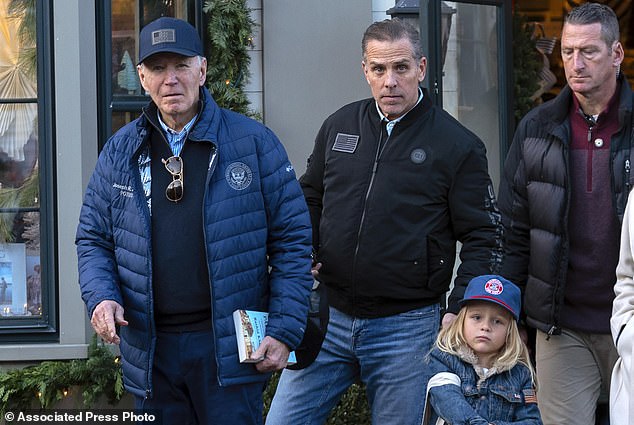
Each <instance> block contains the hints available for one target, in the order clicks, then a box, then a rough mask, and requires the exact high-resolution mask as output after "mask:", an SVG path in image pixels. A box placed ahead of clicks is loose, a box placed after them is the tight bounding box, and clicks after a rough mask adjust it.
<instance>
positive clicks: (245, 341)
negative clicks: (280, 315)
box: [233, 310, 297, 372]
mask: <svg viewBox="0 0 634 425" xmlns="http://www.w3.org/2000/svg"><path fill="white" fill-rule="evenodd" d="M233 322H234V325H235V328H236V339H237V343H238V354H239V358H240V363H256V365H255V367H256V368H257V370H258V371H260V372H271V371H275V370H280V369H283V368H285V367H286V366H287V365H291V364H295V363H296V362H297V360H296V358H295V352H290V353H289V349H288V347H287V346H286V344H284V343H282V342H280V341H278V340H276V339H275V338H272V337H270V336H265V335H266V324H267V322H268V313H266V312H261V311H253V310H236V311H234V312H233Z"/></svg>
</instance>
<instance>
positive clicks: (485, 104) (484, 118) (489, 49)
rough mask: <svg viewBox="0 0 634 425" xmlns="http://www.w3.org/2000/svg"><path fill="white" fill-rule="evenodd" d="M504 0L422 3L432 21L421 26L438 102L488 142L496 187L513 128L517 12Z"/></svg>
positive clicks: (425, 15) (429, 79)
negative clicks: (512, 52)
mask: <svg viewBox="0 0 634 425" xmlns="http://www.w3.org/2000/svg"><path fill="white" fill-rule="evenodd" d="M504 3H505V2H502V1H485V0H483V1H437V0H436V1H433V0H430V1H427V2H423V4H421V7H425V8H426V9H425V11H424V12H423V13H421V16H423V18H424V19H425V18H426V20H427V22H429V25H425V26H421V28H427V29H428V31H424V32H422V34H424V35H427V37H428V49H429V50H428V51H429V52H430V57H429V74H428V76H427V78H428V84H429V88H430V90H431V92H432V95H433V96H434V97H435V100H436V103H438V104H440V105H442V106H443V108H444V109H445V110H446V111H447V112H449V113H450V114H451V115H452V116H454V117H455V118H456V119H457V120H458V121H460V123H462V124H463V125H465V126H466V127H467V128H469V129H470V130H471V131H473V132H474V133H475V134H476V135H478V137H480V139H482V141H483V142H484V144H485V146H486V148H487V157H488V160H489V172H490V174H491V178H492V179H493V184H494V187H495V188H497V187H498V183H499V176H500V171H501V167H502V163H503V161H504V158H505V156H506V152H507V146H508V144H510V140H511V138H512V131H513V128H512V126H513V121H512V120H513V114H512V99H511V98H510V95H511V94H512V79H513V76H512V56H511V55H510V54H508V48H509V47H510V25H511V15H510V6H508V5H505V4H504ZM507 9H508V10H507ZM421 24H422V23H421ZM432 55H433V56H432ZM509 88H510V90H509Z"/></svg>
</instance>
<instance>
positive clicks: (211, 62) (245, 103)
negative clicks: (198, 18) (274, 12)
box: [203, 0, 255, 114]
mask: <svg viewBox="0 0 634 425" xmlns="http://www.w3.org/2000/svg"><path fill="white" fill-rule="evenodd" d="M203 11H204V12H205V13H206V14H207V16H208V18H209V25H208V27H207V35H208V39H207V40H208V45H209V51H208V52H207V59H208V66H207V86H208V87H209V90H210V91H211V94H212V96H213V97H214V100H215V101H216V102H217V103H218V105H220V106H221V107H223V108H227V109H231V110H232V111H235V112H239V113H242V114H249V100H248V99H247V96H246V94H245V93H244V85H245V83H246V82H247V80H248V79H249V77H250V74H249V63H250V59H251V58H250V57H249V53H248V47H250V46H252V44H253V28H254V27H255V22H254V21H253V19H251V15H250V14H249V12H250V10H249V8H248V7H247V5H246V0H207V1H205V5H204V6H203Z"/></svg>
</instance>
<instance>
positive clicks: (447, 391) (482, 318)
mask: <svg viewBox="0 0 634 425" xmlns="http://www.w3.org/2000/svg"><path fill="white" fill-rule="evenodd" d="M520 304H521V293H520V290H519V288H518V287H517V286H515V285H514V284H513V283H511V282H509V281H508V280H506V279H504V278H503V277H501V276H496V275H485V276H478V277H475V278H473V279H472V280H471V281H470V282H469V285H468V286H467V290H466V291H465V294H464V298H463V299H462V301H461V308H460V312H459V313H458V316H457V317H456V319H455V320H454V321H453V322H452V323H451V325H449V326H448V327H446V328H443V329H442V330H441V331H440V333H439V334H438V338H437V340H436V344H435V346H434V348H433V349H432V351H431V352H430V353H429V355H428V356H427V357H426V359H425V362H426V366H427V367H428V368H429V370H430V372H431V376H432V378H431V379H430V380H429V384H428V386H427V402H426V406H425V419H424V420H423V424H424V425H426V424H445V423H447V424H452V425H456V424H471V425H480V424H482V425H487V424H496V425H499V424H511V423H512V424H515V425H520V424H522V425H529V424H530V425H538V424H540V425H541V424H542V420H541V417H540V414H539V409H538V408H537V397H536V395H535V387H536V385H535V373H534V371H533V368H532V366H531V363H530V360H529V356H528V349H527V348H526V346H525V345H524V343H523V342H522V339H521V337H520V334H519V330H518V327H517V321H518V320H519V314H520ZM443 420H444V422H443Z"/></svg>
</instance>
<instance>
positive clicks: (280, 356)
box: [251, 336, 290, 373]
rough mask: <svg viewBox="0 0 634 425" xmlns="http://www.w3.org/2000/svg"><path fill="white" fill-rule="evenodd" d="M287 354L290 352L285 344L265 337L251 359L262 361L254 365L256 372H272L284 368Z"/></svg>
mask: <svg viewBox="0 0 634 425" xmlns="http://www.w3.org/2000/svg"><path fill="white" fill-rule="evenodd" d="M289 353H290V350H289V349H288V347H287V346H286V344H284V343H283V342H280V341H278V340H277V339H275V338H272V337H270V336H266V337H264V339H263V340H262V343H261V344H260V346H259V347H258V349H257V350H256V351H255V352H254V353H253V354H252V355H251V358H252V359H262V360H260V361H259V362H257V363H256V364H255V367H256V369H257V370H258V372H262V373H265V372H274V371H276V370H280V369H284V368H285V367H286V363H287V362H288V354H289Z"/></svg>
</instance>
